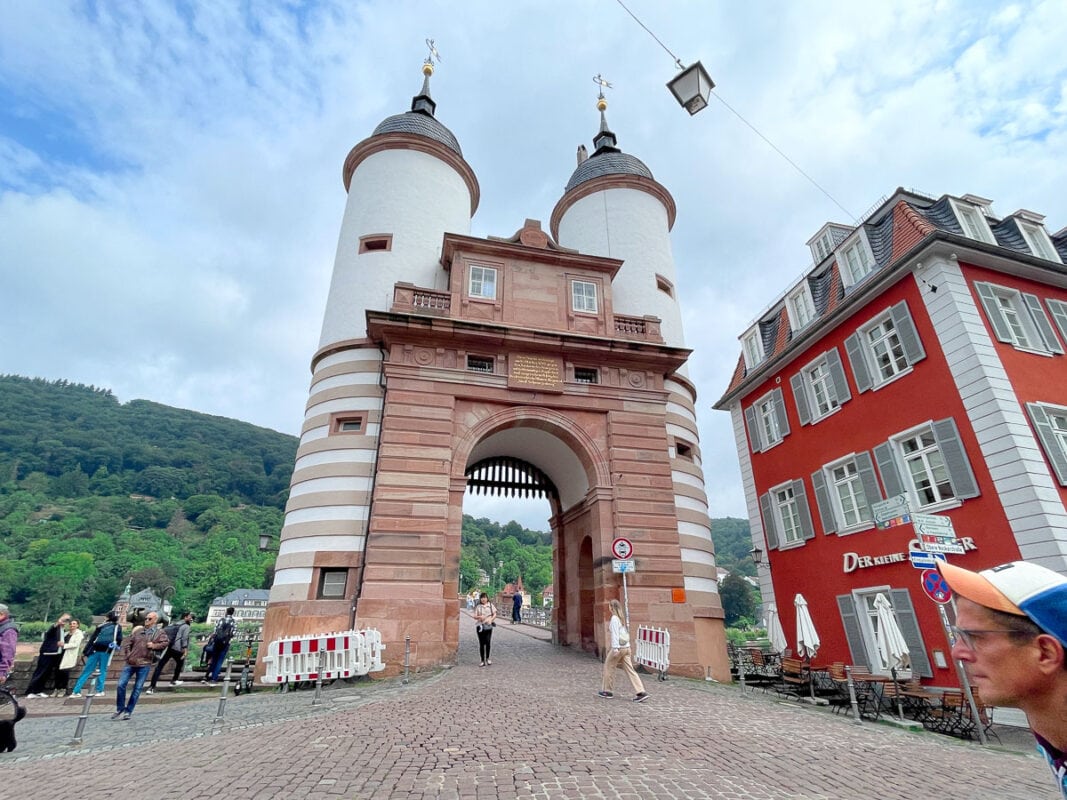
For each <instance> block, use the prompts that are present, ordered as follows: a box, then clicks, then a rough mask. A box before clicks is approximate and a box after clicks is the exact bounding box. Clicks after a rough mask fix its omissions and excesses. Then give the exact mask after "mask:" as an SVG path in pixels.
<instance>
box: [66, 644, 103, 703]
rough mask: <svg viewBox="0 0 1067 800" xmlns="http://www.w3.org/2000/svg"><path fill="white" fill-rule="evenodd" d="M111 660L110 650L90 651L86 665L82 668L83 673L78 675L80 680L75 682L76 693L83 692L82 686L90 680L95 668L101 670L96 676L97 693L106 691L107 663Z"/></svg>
mask: <svg viewBox="0 0 1067 800" xmlns="http://www.w3.org/2000/svg"><path fill="white" fill-rule="evenodd" d="M110 661H111V651H110V650H101V651H100V652H99V653H97V652H92V653H90V654H89V657H88V658H87V659H85V667H84V668H83V669H82V674H81V675H79V676H78V680H77V681H76V682H75V683H74V694H79V693H80V692H81V690H82V686H84V685H85V682H86V681H87V680H89V676H90V675H92V674H93V670H94V669H99V670H100V674H99V675H97V676H96V693H97V694H100V692H102V691H104V679H105V678H107V665H108V664H109V663H110Z"/></svg>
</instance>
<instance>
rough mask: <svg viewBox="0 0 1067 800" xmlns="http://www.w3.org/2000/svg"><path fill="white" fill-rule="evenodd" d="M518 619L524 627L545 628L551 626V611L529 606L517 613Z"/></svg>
mask: <svg viewBox="0 0 1067 800" xmlns="http://www.w3.org/2000/svg"><path fill="white" fill-rule="evenodd" d="M519 618H520V619H521V620H522V623H523V624H524V625H536V626H537V627H539V628H547V627H549V626H550V625H551V624H552V609H551V608H537V607H535V606H530V607H528V608H523V609H522V610H521V611H519Z"/></svg>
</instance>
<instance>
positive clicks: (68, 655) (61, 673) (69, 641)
mask: <svg viewBox="0 0 1067 800" xmlns="http://www.w3.org/2000/svg"><path fill="white" fill-rule="evenodd" d="M84 639H85V634H84V633H83V632H82V626H81V623H79V622H78V620H76V619H72V620H71V621H70V626H69V627H68V628H67V635H66V636H64V637H63V658H62V660H60V662H59V669H58V670H57V671H56V691H55V696H56V697H63V696H64V695H66V693H67V684H68V681H70V671H71V670H72V669H74V667H75V666H76V665H77V663H78V654H79V653H81V651H82V641H84Z"/></svg>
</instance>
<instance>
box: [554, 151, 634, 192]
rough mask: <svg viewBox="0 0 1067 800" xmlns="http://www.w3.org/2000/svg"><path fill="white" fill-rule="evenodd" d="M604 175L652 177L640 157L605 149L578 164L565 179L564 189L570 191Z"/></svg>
mask: <svg viewBox="0 0 1067 800" xmlns="http://www.w3.org/2000/svg"><path fill="white" fill-rule="evenodd" d="M604 175H640V176H641V177H643V178H652V170H650V169H649V168H648V167H646V166H645V164H644V162H643V161H641V159H639V158H636V157H635V156H632V155H630V154H629V153H616V152H610V151H605V152H603V153H597V154H596V155H592V156H590V157H589V158H587V159H586V160H585V161H583V162H582V163H581V164H579V165H578V168H577V169H576V170H574V172H573V173H572V174H571V179H570V180H569V181H567V188H566V190H565V191H568V192H569V191H570V190H571V189H573V188H574V187H575V186H579V185H580V184H583V183H585V182H586V181H591V180H593V178H600V177H602V176H604Z"/></svg>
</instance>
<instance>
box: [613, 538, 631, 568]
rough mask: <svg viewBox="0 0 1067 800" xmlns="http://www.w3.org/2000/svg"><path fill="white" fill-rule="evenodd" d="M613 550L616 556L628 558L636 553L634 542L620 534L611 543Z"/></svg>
mask: <svg viewBox="0 0 1067 800" xmlns="http://www.w3.org/2000/svg"><path fill="white" fill-rule="evenodd" d="M611 552H612V553H613V554H614V555H615V558H622V559H627V558H629V557H630V556H632V555H633V554H634V546H633V542H631V541H630V540H629V539H624V538H622V537H621V536H620V537H618V538H617V539H616V540H615V541H613V542H612V543H611ZM616 572H618V570H616ZM631 572H632V570H631Z"/></svg>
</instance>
